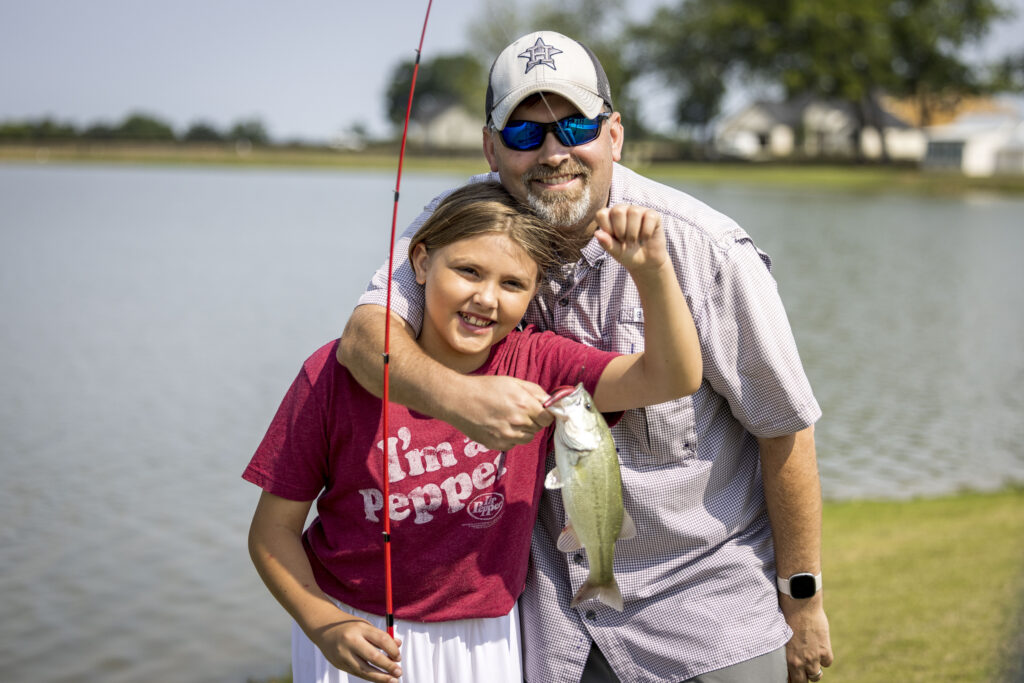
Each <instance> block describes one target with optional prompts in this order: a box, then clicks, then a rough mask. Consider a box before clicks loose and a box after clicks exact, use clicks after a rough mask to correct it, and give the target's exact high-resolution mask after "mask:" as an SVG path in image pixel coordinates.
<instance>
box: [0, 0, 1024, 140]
mask: <svg viewBox="0 0 1024 683" xmlns="http://www.w3.org/2000/svg"><path fill="white" fill-rule="evenodd" d="M1009 2H1010V4H1012V5H1013V6H1014V7H1016V8H1017V11H1018V16H1017V18H1016V19H1015V20H1014V21H1013V22H1012V24H1009V25H1005V26H1000V27H999V29H998V30H997V31H995V32H994V34H993V35H992V37H991V38H992V39H991V40H990V42H989V44H988V45H986V46H985V48H984V52H985V53H992V54H995V53H999V52H1002V51H1005V50H1008V49H1010V47H1012V46H1014V45H1020V44H1021V43H1022V42H1024V39H1022V38H1021V36H1024V0H1009ZM482 4H483V3H478V2H468V1H466V0H458V1H456V0H434V3H433V7H432V9H431V16H430V23H429V26H428V28H427V34H426V39H425V42H424V47H423V50H424V56H425V58H426V57H429V56H431V55H435V54H439V53H444V52H455V51H459V50H462V49H465V48H466V47H467V45H468V41H467V37H466V31H467V25H468V23H469V22H470V20H472V19H473V18H475V17H477V16H478V12H480V11H482V10H480V9H479V8H480V7H481V6H482ZM659 4H663V1H662V0H629V6H630V7H631V12H632V13H633V14H634V16H636V17H638V18H643V17H645V16H648V15H649V13H650V12H651V11H652V10H653V8H654V7H655V6H657V5H659ZM425 11H426V0H376V2H354V1H352V0H333V1H330V0H302V1H300V2H287V3H286V2H267V1H266V0H249V1H245V2H243V1H242V0H203V1H200V0H177V2H173V3H153V2H146V1H145V0H0V121H2V120H9V119H15V118H39V117H42V116H46V115H49V116H53V117H55V118H58V119H60V120H63V121H70V122H73V123H75V124H78V125H82V124H88V123H95V122H97V121H106V122H108V123H116V122H117V121H119V120H121V119H122V118H123V117H124V115H125V114H127V113H128V112H131V111H145V112H148V113H151V114H153V115H155V116H158V117H160V118H162V119H164V120H166V121H168V122H169V123H171V124H172V125H174V126H175V127H176V128H179V129H183V128H184V127H186V126H187V125H188V124H190V123H192V122H194V121H197V120H205V121H209V122H211V123H213V124H215V125H217V126H221V127H223V126H226V125H228V124H230V123H233V122H235V121H237V120H239V119H242V118H254V117H255V118H259V119H260V120H262V121H263V122H264V124H265V125H266V127H267V129H268V131H269V132H270V134H271V135H272V136H273V137H274V138H275V139H290V138H302V139H309V140H326V139H328V138H330V137H331V136H332V135H334V134H336V133H338V132H339V131H340V130H342V129H344V128H345V127H347V126H349V125H351V124H353V123H356V122H362V123H364V124H365V125H367V126H369V128H370V129H371V130H372V131H374V132H383V131H384V130H386V127H385V126H386V124H385V116H384V107H383V93H384V90H385V88H386V85H387V79H388V76H389V74H390V72H391V69H392V68H393V67H394V65H395V64H397V63H398V62H399V61H401V60H402V59H407V58H411V57H413V56H414V54H415V48H416V45H417V44H418V42H419V38H420V30H421V27H422V22H423V15H424V12H425ZM514 37H515V36H510V37H509V38H510V40H511V39H512V38H514ZM654 106H656V105H654Z"/></svg>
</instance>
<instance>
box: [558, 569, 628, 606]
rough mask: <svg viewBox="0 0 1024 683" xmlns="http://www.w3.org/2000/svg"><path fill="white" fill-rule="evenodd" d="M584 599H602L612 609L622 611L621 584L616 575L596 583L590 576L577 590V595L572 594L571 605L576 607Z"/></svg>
mask: <svg viewBox="0 0 1024 683" xmlns="http://www.w3.org/2000/svg"><path fill="white" fill-rule="evenodd" d="M584 600H600V601H601V602H603V603H604V604H606V605H608V606H609V607H611V608H612V609H614V610H617V611H619V612H621V611H622V591H620V590H619V584H618V582H617V581H616V580H615V577H612V580H611V581H609V582H608V583H603V584H598V583H595V582H593V581H591V580H590V578H588V579H587V580H586V581H584V582H583V585H582V586H580V589H579V590H578V591H576V595H574V596H572V602H571V603H569V607H575V606H576V605H578V604H580V603H581V602H583V601H584Z"/></svg>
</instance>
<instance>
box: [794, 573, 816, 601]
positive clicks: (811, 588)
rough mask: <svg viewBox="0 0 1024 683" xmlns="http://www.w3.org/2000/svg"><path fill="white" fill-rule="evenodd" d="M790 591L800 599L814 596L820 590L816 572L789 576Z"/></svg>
mask: <svg viewBox="0 0 1024 683" xmlns="http://www.w3.org/2000/svg"><path fill="white" fill-rule="evenodd" d="M789 592H790V594H791V595H792V596H793V597H794V598H797V599H798V600H804V599H806V598H810V597H812V596H813V595H814V594H815V593H817V592H818V586H817V582H816V581H815V579H814V574H794V575H793V576H791V577H789Z"/></svg>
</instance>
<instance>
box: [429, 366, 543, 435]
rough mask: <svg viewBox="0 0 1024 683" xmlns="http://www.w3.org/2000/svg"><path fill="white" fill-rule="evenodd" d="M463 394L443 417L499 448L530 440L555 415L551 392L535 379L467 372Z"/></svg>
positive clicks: (463, 383) (462, 384)
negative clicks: (549, 407) (546, 403)
mask: <svg viewBox="0 0 1024 683" xmlns="http://www.w3.org/2000/svg"><path fill="white" fill-rule="evenodd" d="M460 384H461V386H462V389H461V390H462V391H463V393H464V396H463V398H462V400H460V401H459V404H458V406H456V410H455V411H454V412H453V413H451V414H448V415H445V417H444V419H445V420H446V421H447V422H449V423H450V424H452V425H453V426H455V427H456V428H457V429H458V430H459V431H461V432H462V433H463V434H465V435H466V436H468V437H469V438H470V439H472V440H473V441H476V442H477V443H480V444H483V445H484V446H487V447H488V448H490V449H492V450H496V451H507V450H508V449H510V448H512V447H513V446H516V445H518V444H524V443H529V442H530V441H532V440H533V437H534V435H535V434H536V433H537V432H538V431H540V430H541V429H544V428H545V427H547V426H548V425H549V424H551V422H552V420H554V418H553V417H552V415H551V413H549V412H548V411H547V410H546V409H545V408H544V401H546V400H547V399H548V394H547V392H546V391H544V390H543V389H542V388H541V387H539V386H537V385H536V384H534V383H533V382H527V381H525V380H521V379H517V378H515V377H505V376H503V375H467V376H464V381H460Z"/></svg>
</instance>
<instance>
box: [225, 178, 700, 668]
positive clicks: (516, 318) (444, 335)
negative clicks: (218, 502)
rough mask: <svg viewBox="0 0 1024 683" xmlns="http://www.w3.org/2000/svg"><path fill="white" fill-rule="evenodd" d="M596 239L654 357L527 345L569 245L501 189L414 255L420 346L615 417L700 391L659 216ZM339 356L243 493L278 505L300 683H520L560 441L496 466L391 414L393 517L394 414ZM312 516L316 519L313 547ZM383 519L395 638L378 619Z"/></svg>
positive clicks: (497, 457)
mask: <svg viewBox="0 0 1024 683" xmlns="http://www.w3.org/2000/svg"><path fill="white" fill-rule="evenodd" d="M597 222H598V227H599V229H598V230H597V232H596V237H597V239H598V241H599V242H600V243H601V245H602V246H603V247H604V248H605V250H607V251H608V252H609V253H610V254H611V256H612V257H613V258H615V259H616V260H618V261H619V262H620V263H622V265H623V266H624V267H625V268H626V269H627V270H628V271H629V273H630V275H631V276H632V278H633V280H634V282H635V284H636V287H637V290H638V292H639V294H640V297H641V301H642V303H643V305H644V311H645V316H644V318H645V335H644V336H645V344H646V350H645V351H644V352H643V353H638V354H634V355H630V356H619V355H617V354H614V353H609V352H604V351H599V350H597V349H593V348H590V347H588V346H585V345H582V344H579V343H576V342H574V341H571V340H568V339H565V338H562V337H559V336H557V335H554V334H551V333H546V332H545V333H542V332H538V331H537V330H536V328H533V327H527V328H526V329H525V330H521V331H517V330H515V328H516V326H517V325H518V324H519V322H520V320H521V319H522V317H523V315H524V313H525V312H526V308H527V305H528V304H529V303H530V299H531V298H532V297H533V295H534V294H535V293H536V291H537V289H538V286H539V284H538V283H539V281H540V276H541V274H542V273H543V271H544V270H545V269H546V268H547V267H549V266H551V265H553V264H554V263H555V262H556V257H557V254H556V253H555V251H554V249H553V245H555V244H557V243H558V240H559V239H560V236H559V235H558V234H557V233H556V232H553V231H552V230H551V229H550V228H548V227H546V226H545V225H544V224H543V223H542V222H540V221H539V219H537V218H536V217H534V216H532V215H531V214H529V213H527V210H526V209H524V208H523V207H521V206H520V205H518V204H517V203H516V201H515V200H514V199H513V198H512V197H511V196H510V195H509V194H508V193H507V192H506V191H505V190H504V189H503V188H502V187H501V186H500V185H498V184H495V183H478V184H471V185H468V186H466V187H463V188H461V189H459V190H456V191H455V192H454V193H452V194H451V195H450V196H449V197H448V198H447V199H446V200H445V201H444V202H442V203H441V205H440V206H439V207H438V208H437V210H436V211H435V212H434V214H433V215H432V216H431V217H430V219H428V220H427V222H426V223H425V224H424V225H423V227H422V228H421V229H420V231H419V232H417V233H416V235H415V236H414V237H413V240H412V243H411V244H410V246H409V258H410V261H411V262H412V266H413V268H414V270H415V273H416V277H417V281H418V282H420V283H421V284H422V285H424V288H425V292H424V293H425V304H424V305H425V311H424V319H423V329H422V331H421V332H420V335H419V338H418V343H419V344H420V346H422V348H423V349H424V351H425V352H426V353H427V354H428V355H430V356H431V357H433V358H434V359H436V360H438V361H440V362H441V363H443V364H445V365H447V366H449V367H451V368H454V369H457V370H459V371H460V372H464V373H476V374H496V375H497V374H500V375H510V376H514V377H518V378H521V379H523V380H528V381H529V382H532V383H534V384H536V385H539V386H540V387H546V388H553V387H556V386H559V385H564V384H575V383H577V382H581V381H582V382H583V384H584V386H585V387H586V388H587V390H588V391H589V392H590V393H591V394H592V395H593V397H594V402H595V403H596V405H597V407H598V409H600V410H601V411H602V412H616V411H622V410H625V409H628V408H635V407H640V406H645V405H651V404H654V403H659V402H662V401H667V400H670V399H673V398H676V397H679V396H682V395H685V394H688V393H692V392H694V391H696V389H697V387H698V386H699V385H700V381H701V370H702V369H701V360H700V351H699V347H698V342H697V336H696V331H695V329H694V326H693V320H692V318H691V317H690V312H689V309H688V307H687V305H686V301H685V299H684V298H683V296H682V293H681V292H680V289H679V285H678V283H677V282H676V278H675V273H674V271H673V268H672V264H671V263H670V261H669V258H668V254H667V251H666V249H665V239H664V235H663V234H662V231H661V219H660V216H659V215H658V214H657V213H656V212H654V211H652V210H649V209H643V208H640V207H632V206H616V207H613V208H611V209H605V210H602V211H601V212H600V213H599V214H598V218H597ZM337 343H338V342H337V341H335V342H332V343H330V344H327V345H326V346H324V347H322V348H321V349H320V350H318V351H317V352H316V353H314V354H313V355H312V356H311V357H310V358H309V359H308V360H307V361H306V362H305V364H304V365H303V367H302V370H301V371H300V373H299V375H298V377H297V378H296V379H295V381H294V382H293V384H292V386H291V388H290V389H289V391H288V393H287V395H286V396H285V398H284V401H283V402H282V404H281V407H280V408H279V410H278V412H277V414H276V416H275V417H274V419H273V421H272V423H271V425H270V428H269V429H268V431H267V434H266V436H265V437H264V439H263V441H262V443H261V444H260V446H259V448H258V449H257V451H256V454H255V455H254V456H253V458H252V461H251V462H250V464H249V466H248V468H247V469H246V470H245V473H244V475H243V476H244V478H245V479H247V480H248V481H251V482H253V483H254V484H256V485H258V486H260V487H261V488H263V489H264V491H263V493H262V495H261V497H260V500H259V504H258V506H257V508H256V512H255V515H254V516H253V521H252V527H251V529H250V533H249V548H250V553H251V555H252V559H253V562H254V564H255V565H256V568H257V570H258V571H259V573H260V576H261V577H262V578H263V581H264V582H265V583H266V585H267V587H268V588H269V589H270V592H271V593H272V594H273V595H274V597H275V598H277V600H278V601H279V602H280V603H281V605H282V606H283V607H284V608H285V609H286V610H287V611H288V612H289V614H291V616H292V617H293V618H294V621H295V625H294V627H293V634H292V635H293V637H292V667H293V677H294V680H295V681H296V683H307V682H309V681H318V682H325V683H326V682H327V681H332V682H335V681H352V680H353V679H354V678H361V679H365V680H368V681H376V682H378V683H384V682H385V681H395V680H396V679H397V678H398V677H399V676H401V675H403V673H404V675H405V676H406V678H407V680H410V681H413V682H414V683H429V682H436V683H444V682H447V681H483V680H486V681H497V682H505V681H508V682H510V683H511V682H513V681H515V682H516V683H518V682H519V681H521V680H522V672H521V668H520V649H519V622H518V615H517V610H516V600H517V598H518V597H519V594H520V593H521V592H522V590H523V586H524V584H525V575H526V565H527V558H528V555H529V547H530V534H531V531H532V528H533V523H534V519H535V517H536V510H537V505H538V502H539V500H540V495H541V489H542V487H541V484H542V482H543V478H544V466H545V456H546V453H547V451H548V441H549V437H550V429H546V430H542V431H540V432H538V434H537V436H536V437H535V438H534V439H533V441H532V442H530V443H529V444H526V445H523V446H517V447H515V448H513V449H511V450H509V451H508V452H495V451H491V450H488V449H487V448H486V447H484V446H482V445H480V444H478V443H475V442H472V441H470V440H469V439H468V438H466V437H465V436H463V435H462V434H461V433H460V432H458V431H457V430H455V429H454V428H453V427H451V426H449V425H448V424H446V423H444V422H441V421H440V420H435V419H433V418H430V417H428V416H427V415H423V414H419V413H415V412H413V411H410V410H408V409H406V408H405V407H403V406H400V405H392V406H391V408H390V410H391V413H390V421H391V432H392V433H391V434H389V435H388V438H387V446H386V453H387V457H388V458H389V479H390V496H389V500H388V501H384V500H383V495H382V493H381V491H382V489H383V485H382V484H383V482H382V469H383V467H382V463H381V459H382V457H383V454H384V453H385V444H384V436H383V435H382V433H381V401H380V400H379V399H377V398H376V397H374V396H373V395H371V394H369V393H368V392H366V391H365V390H364V389H363V388H362V387H361V386H360V385H359V384H358V383H357V382H356V381H355V380H354V379H353V378H352V377H351V376H350V375H349V374H348V372H347V371H346V369H345V368H344V367H342V366H340V365H339V364H338V363H337V362H336V361H335V351H336V347H337ZM540 400H543V397H541V399H540ZM314 499H316V500H317V512H318V516H317V517H316V518H315V519H314V520H313V522H312V523H311V524H310V526H309V528H308V529H306V531H305V533H303V526H304V524H305V520H306V516H307V513H308V512H309V509H310V506H311V504H312V502H313V500H314ZM385 514H388V515H390V516H391V522H392V527H391V536H392V543H391V545H392V567H393V576H394V578H393V595H394V612H395V616H396V621H395V626H394V628H395V634H396V638H395V639H394V640H393V639H392V638H390V637H389V636H388V635H387V633H386V632H385V631H384V630H383V629H384V627H385V624H384V619H383V617H381V616H379V615H382V614H384V613H385V608H384V577H383V573H384V560H383V557H384V541H383V538H382V522H381V519H382V517H381V516H382V515H385ZM400 645H401V655H400V654H399V646H400Z"/></svg>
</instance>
